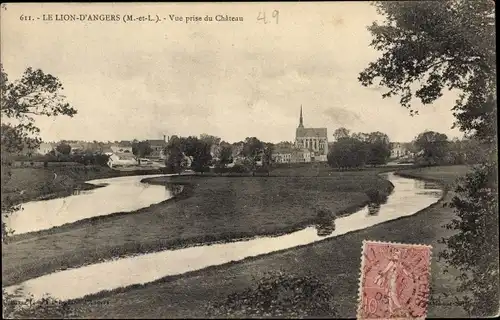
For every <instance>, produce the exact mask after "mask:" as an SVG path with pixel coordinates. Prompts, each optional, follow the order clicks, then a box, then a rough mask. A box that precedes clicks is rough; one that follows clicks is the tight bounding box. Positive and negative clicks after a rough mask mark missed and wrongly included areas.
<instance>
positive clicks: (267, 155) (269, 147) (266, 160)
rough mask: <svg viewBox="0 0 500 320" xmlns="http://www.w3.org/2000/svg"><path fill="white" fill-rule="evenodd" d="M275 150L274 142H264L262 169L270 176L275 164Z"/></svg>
mask: <svg viewBox="0 0 500 320" xmlns="http://www.w3.org/2000/svg"><path fill="white" fill-rule="evenodd" d="M273 150H274V144H272V143H265V144H264V150H263V155H262V169H263V170H264V171H266V172H267V175H268V176H269V174H270V172H271V169H272V164H273Z"/></svg>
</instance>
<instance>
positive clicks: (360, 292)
mask: <svg viewBox="0 0 500 320" xmlns="http://www.w3.org/2000/svg"><path fill="white" fill-rule="evenodd" d="M367 243H377V244H388V245H394V246H403V247H413V248H414V247H424V248H427V249H429V264H428V267H427V279H428V281H429V297H428V299H430V295H431V289H432V288H431V262H432V246H431V245H428V244H418V243H401V242H392V241H377V240H363V242H362V243H361V263H360V268H359V278H358V307H357V309H356V319H362V320H371V319H370V318H362V317H361V309H362V307H363V303H362V302H363V283H362V280H363V270H364V269H365V248H366V244H367ZM427 312H428V305H427V307H426V308H425V312H424V315H423V316H422V317H420V318H415V319H425V318H427ZM399 319H400V318H391V320H399ZM374 320H375V319H374ZM377 320H378V319H377ZM401 320H405V319H404V318H401Z"/></svg>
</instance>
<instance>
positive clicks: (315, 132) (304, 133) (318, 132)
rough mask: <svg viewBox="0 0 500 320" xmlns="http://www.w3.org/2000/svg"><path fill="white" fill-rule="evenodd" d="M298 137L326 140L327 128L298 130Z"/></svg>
mask: <svg viewBox="0 0 500 320" xmlns="http://www.w3.org/2000/svg"><path fill="white" fill-rule="evenodd" d="M297 137H320V138H326V137H327V131H326V128H297Z"/></svg>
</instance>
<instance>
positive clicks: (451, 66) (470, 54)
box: [359, 0, 499, 316]
mask: <svg viewBox="0 0 500 320" xmlns="http://www.w3.org/2000/svg"><path fill="white" fill-rule="evenodd" d="M375 6H376V7H377V10H378V12H379V13H380V14H381V15H383V16H384V17H385V18H386V21H385V22H384V23H383V24H377V23H373V24H372V26H370V27H369V30H370V32H371V33H372V35H373V41H372V43H371V46H372V47H374V48H375V49H376V50H378V51H381V52H382V55H381V57H380V58H378V59H377V60H376V61H375V62H372V63H370V64H369V66H368V67H367V68H366V69H365V70H364V71H362V72H361V73H360V76H359V80H360V82H361V83H362V84H363V85H365V86H369V85H372V84H373V83H374V80H375V79H380V81H379V85H380V86H382V87H386V88H388V91H387V92H386V93H384V94H383V95H382V96H383V97H390V96H393V95H399V96H400V98H401V99H400V103H401V105H402V106H404V107H406V108H408V109H410V113H411V114H416V113H418V111H417V110H413V108H412V107H411V101H412V98H413V97H416V98H419V99H420V101H421V102H422V103H423V104H424V105H425V104H430V103H432V102H434V101H435V100H437V99H438V98H439V97H440V96H441V95H442V91H443V90H444V89H449V90H452V89H457V90H458V91H459V92H460V97H459V99H458V100H457V103H456V104H455V106H453V108H452V110H453V112H454V115H455V118H456V121H455V124H454V126H456V127H458V128H459V129H460V130H461V131H462V132H464V133H465V134H466V136H468V137H473V138H475V139H477V140H478V141H480V142H481V144H483V145H485V146H486V150H487V151H488V152H486V153H485V154H484V157H483V158H482V159H478V162H479V163H480V164H479V165H478V166H476V167H475V168H474V169H473V171H472V172H471V173H470V175H468V176H467V178H466V179H464V180H463V181H461V183H460V185H459V187H458V188H457V189H456V190H455V191H456V193H457V196H456V197H455V198H454V200H453V201H452V202H451V203H450V206H451V207H452V208H453V209H454V210H455V212H456V213H457V217H458V218H457V219H455V220H454V221H452V223H450V224H449V228H451V229H453V230H455V231H456V233H455V234H454V235H452V236H450V237H448V238H445V239H443V243H445V244H446V245H447V248H446V249H445V250H444V251H443V252H441V253H440V256H441V258H443V259H444V260H445V261H446V263H447V265H448V266H451V267H456V268H458V269H459V270H460V271H461V274H460V276H459V277H458V279H459V280H460V281H461V283H462V286H461V287H460V288H459V290H460V292H463V293H466V295H465V298H463V299H459V300H458V301H459V304H460V305H461V306H463V307H464V308H465V309H466V310H468V311H469V312H470V314H471V315H473V316H486V315H488V316H491V315H493V314H496V313H497V312H498V305H499V288H498V276H499V275H498V269H499V262H498V230H487V227H488V226H495V227H496V226H498V211H497V210H498V208H497V206H496V205H495V204H497V202H496V203H495V202H494V201H493V202H492V201H491V198H490V195H493V194H494V195H496V194H497V191H498V180H497V172H496V167H497V135H496V128H497V122H496V121H497V108H496V100H497V97H496V44H495V2H494V1H490V0H477V1H461V0H451V1H407V2H391V1H386V2H382V1H378V2H376V3H375ZM415 87H417V89H416V90H412V89H414V88H415ZM486 250H488V251H486ZM481 253H485V254H484V256H481Z"/></svg>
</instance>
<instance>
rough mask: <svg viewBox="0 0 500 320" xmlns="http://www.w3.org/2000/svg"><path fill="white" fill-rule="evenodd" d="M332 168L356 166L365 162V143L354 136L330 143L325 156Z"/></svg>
mask: <svg viewBox="0 0 500 320" xmlns="http://www.w3.org/2000/svg"><path fill="white" fill-rule="evenodd" d="M327 161H328V164H329V165H330V166H331V167H334V168H357V167H361V166H363V165H364V164H365V162H366V144H365V143H364V142H363V141H360V140H358V139H355V138H351V137H349V138H341V139H339V140H337V141H335V142H334V143H333V144H332V147H331V148H330V150H329V152H328V156H327Z"/></svg>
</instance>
